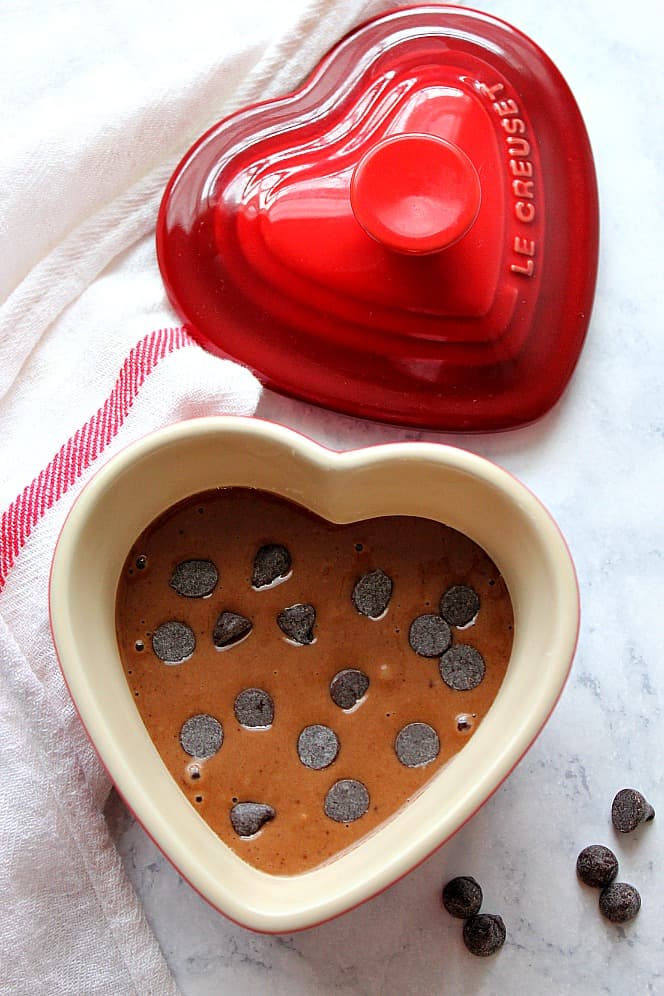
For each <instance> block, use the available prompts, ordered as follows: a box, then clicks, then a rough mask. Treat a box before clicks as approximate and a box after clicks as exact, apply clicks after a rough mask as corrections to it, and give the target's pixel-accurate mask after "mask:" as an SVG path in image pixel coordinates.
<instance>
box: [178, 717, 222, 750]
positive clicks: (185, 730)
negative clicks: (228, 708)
mask: <svg viewBox="0 0 664 996" xmlns="http://www.w3.org/2000/svg"><path fill="white" fill-rule="evenodd" d="M223 742H224V731H223V729H222V726H221V723H220V722H219V720H218V719H215V718H214V716H208V714H207V713H200V714H199V715H198V716H191V717H190V718H189V719H188V720H186V722H185V723H183V724H182V729H181V730H180V744H181V746H182V750H183V751H184V752H185V753H186V754H189V755H190V757H197V758H200V759H202V758H205V757H212V755H213V754H216V753H217V751H218V750H219V748H220V747H221V745H222V744H223Z"/></svg>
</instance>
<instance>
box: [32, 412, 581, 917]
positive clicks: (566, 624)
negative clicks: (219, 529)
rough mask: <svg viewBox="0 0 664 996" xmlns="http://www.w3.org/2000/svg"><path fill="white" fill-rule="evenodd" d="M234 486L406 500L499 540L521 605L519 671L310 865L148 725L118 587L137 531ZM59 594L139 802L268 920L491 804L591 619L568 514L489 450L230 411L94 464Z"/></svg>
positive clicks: (303, 908) (334, 505)
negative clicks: (217, 815)
mask: <svg viewBox="0 0 664 996" xmlns="http://www.w3.org/2000/svg"><path fill="white" fill-rule="evenodd" d="M229 486H242V487H253V488H259V489H263V490H266V491H271V492H275V493H277V494H279V495H283V496H284V497H286V498H289V499H291V500H293V501H295V502H298V503H300V504H302V505H305V506H307V507H308V508H310V509H311V510H312V511H314V512H316V513H317V514H318V515H320V516H323V517H325V518H326V519H328V520H330V521H332V522H350V521H353V520H357V519H364V518H369V517H372V516H379V515H395V514H408V515H417V516H425V517H428V518H431V519H436V520H439V521H441V522H444V523H446V524H447V525H449V526H452V527H454V528H455V529H458V530H460V531H461V532H463V533H466V534H467V535H468V536H470V537H471V538H472V539H473V540H475V542H477V543H479V544H480V546H482V547H483V548H484V550H486V552H487V553H488V554H489V556H490V557H491V558H492V559H493V560H494V562H495V563H496V565H497V566H498V568H499V570H500V571H501V573H502V575H503V577H504V579H505V581H506V583H507V587H508V589H509V593H510V596H511V599H512V604H513V608H514V617H515V626H514V644H513V649H512V654H511V658H510V661H509V666H508V669H507V675H506V677H505V680H504V682H503V684H502V686H501V688H500V691H499V693H498V695H497V697H496V699H495V701H494V704H493V705H492V707H491V709H490V711H489V713H488V714H487V716H486V717H485V719H484V720H483V722H482V723H481V725H480V726H479V727H478V729H477V731H476V732H475V734H474V735H473V737H472V739H471V740H470V741H469V742H468V743H467V745H466V746H465V747H464V748H463V749H462V750H461V751H460V752H459V753H458V754H457V755H456V756H455V757H454V758H453V759H452V760H451V761H450V762H449V763H448V764H447V765H446V766H445V767H443V768H442V769H441V770H440V771H439V772H438V773H437V774H435V775H434V776H433V777H432V778H431V780H430V781H429V782H428V783H427V784H426V786H425V788H424V789H423V790H422V791H421V793H420V794H419V795H417V796H416V797H415V798H413V799H412V800H411V801H410V802H408V803H407V804H406V805H405V806H404V807H402V809H401V810H399V812H398V813H397V814H396V815H395V816H394V817H393V818H392V819H390V820H389V821H387V822H386V823H385V824H383V825H382V826H381V827H380V828H379V829H377V830H376V831H375V832H374V833H372V834H371V835H369V836H367V837H366V838H365V839H364V840H362V841H360V842H359V843H358V844H357V845H356V846H354V847H353V848H351V849H350V850H348V851H346V852H345V853H343V854H341V855H340V856H339V857H337V858H335V859H334V860H332V861H330V862H329V863H327V864H325V865H322V866H320V867H318V868H315V869H314V870H312V871H307V872H305V873H303V874H300V875H296V876H274V875H268V874H265V873H264V872H260V871H258V870H256V869H255V868H253V867H252V866H250V865H249V864H247V863H245V862H244V861H242V860H241V859H240V858H239V857H237V855H235V854H234V853H233V852H232V851H231V850H230V849H229V848H228V847H227V846H226V845H225V844H224V843H222V841H221V840H220V839H219V838H218V837H217V836H216V834H215V833H214V832H213V831H212V830H211V829H210V827H209V826H208V825H207V824H206V823H205V821H204V820H203V819H202V817H201V816H200V815H199V814H198V813H197V812H196V811H195V809H194V807H193V806H192V805H191V804H190V802H189V801H188V800H187V798H186V797H185V795H184V794H183V792H182V791H181V790H180V789H179V788H178V786H177V785H176V783H175V781H174V780H173V779H172V777H171V775H170V774H169V772H168V771H167V769H166V767H165V765H164V764H163V762H162V760H161V758H160V756H159V754H158V753H157V751H156V749H155V747H154V745H153V744H152V741H151V740H150V737H149V736H148V734H147V731H146V729H145V727H144V725H143V722H142V720H141V718H140V716H139V713H138V710H137V708H136V705H135V703H134V699H133V696H132V693H131V691H130V689H129V687H128V685H127V682H126V680H125V675H124V672H123V669H122V665H121V662H120V657H119V653H118V647H117V642H116V635H115V596H116V588H117V584H118V579H119V577H120V574H121V571H122V567H123V563H124V560H125V558H126V556H127V553H128V551H129V549H130V547H131V546H132V544H133V542H134V541H135V539H136V538H137V537H138V535H139V534H140V533H141V531H142V530H143V529H144V528H145V527H146V526H147V525H148V524H149V523H150V522H152V521H153V520H154V519H155V518H156V517H157V516H158V515H159V514H160V513H162V512H163V511H165V510H166V509H167V508H168V507H169V506H171V505H173V504H174V503H176V502H178V501H180V500H181V499H183V498H185V497H188V496H189V495H192V494H195V493H196V492H199V491H205V490H208V489H211V488H218V487H229ZM50 609H51V625H52V631H53V638H54V641H55V647H56V650H57V653H58V656H59V659H60V664H61V666H62V670H63V673H64V677H65V680H66V682H67V685H68V686H69V690H70V692H71V695H72V698H73V700H74V703H75V705H76V708H77V709H78V712H79V714H80V716H81V719H82V721H83V723H84V725H85V727H86V729H87V731H88V734H89V736H90V738H91V740H92V742H93V744H94V745H95V747H96V749H97V751H98V753H99V755H100V757H101V759H102V761H103V763H104V765H105V766H106V768H107V769H108V772H109V774H110V776H111V778H112V779H113V782H114V783H115V785H116V787H117V789H118V791H119V793H120V794H121V795H122V797H123V798H124V799H125V801H126V803H127V805H128V806H129V808H130V809H131V810H132V811H133V812H134V814H135V815H136V817H137V819H138V820H139V821H140V823H141V824H142V825H143V827H144V828H145V830H146V831H147V832H148V834H149V835H150V836H151V837H152V838H153V840H154V841H155V842H156V844H157V845H158V846H159V848H160V849H161V850H162V851H163V852H164V854H165V855H166V856H167V857H168V858H169V859H170V861H171V862H172V863H173V864H174V865H175V867H176V868H177V869H178V871H179V872H180V873H181V874H182V875H183V876H184V878H186V879H187V880H188V882H189V883H190V884H191V885H192V886H193V887H194V888H195V889H196V890H197V891H198V892H199V893H200V894H201V895H202V896H203V897H204V898H205V899H207V900H208V901H209V902H210V903H211V904H212V905H213V906H214V907H216V908H217V909H218V910H220V911H221V912H223V913H224V914H226V915H227V916H228V917H230V918H231V919H233V920H235V921H236V922H238V923H240V924H242V925H244V926H246V927H249V928H252V929H255V930H259V931H263V932H268V933H282V932H291V931H294V930H299V929H302V928H304V927H309V926H312V925H313V924H316V923H320V922H322V921H324V920H327V919H329V918H331V917H334V916H336V915H338V914H340V913H343V912H345V911H347V910H349V909H350V908H351V907H353V906H355V905H357V904H358V903H361V902H362V901H364V900H366V899H368V898H369V897H370V896H372V895H374V894H376V893H377V892H379V891H381V890H382V889H384V888H386V887H387V886H388V885H390V884H391V883H393V882H394V881H396V880H397V879H398V878H400V877H401V876H402V875H404V874H405V873H406V872H408V871H409V870H410V869H412V868H413V867H414V866H415V865H417V864H418V863H419V862H421V861H422V860H423V859H424V858H426V857H427V856H428V855H429V854H431V852H432V851H434V850H435V849H436V848H437V847H439V846H440V845H441V844H442V843H443V842H444V841H445V840H447V839H448V838H449V837H450V836H451V835H452V834H453V833H454V832H455V831H456V830H458V829H459V827H461V826H462V825H463V824H464V823H465V822H466V821H467V820H468V819H469V818H470V817H471V816H472V815H473V813H475V812H476V810H477V809H478V808H479V807H480V806H481V805H482V804H483V803H484V802H485V801H486V800H487V799H488V798H489V796H490V795H491V794H492V793H493V792H494V791H495V790H496V788H497V787H498V786H499V785H500V784H501V782H502V781H503V780H504V779H505V778H506V777H507V775H508V774H509V773H510V771H511V770H512V769H513V768H514V766H515V765H516V764H517V762H518V761H519V759H520V758H521V757H522V756H523V754H524V753H525V752H526V751H527V750H528V748H529V746H530V745H531V744H532V742H533V740H534V739H535V737H536V736H537V734H538V733H539V731H540V730H541V729H542V727H543V725H544V723H545V722H546V720H547V718H548V717H549V715H550V713H551V711H552V709H553V708H554V706H555V704H556V701H557V699H558V697H559V695H560V693H561V691H562V688H563V685H564V683H565V680H566V677H567V675H568V672H569V669H570V666H571V662H572V658H573V655H574V649H575V646H576V638H577V631H578V621H579V602H578V588H577V583H576V575H575V571H574V566H573V564H572V560H571V557H570V554H569V551H568V549H567V546H566V544H565V542H564V540H563V538H562V536H561V534H560V532H559V530H558V528H557V526H556V524H555V523H554V521H553V520H552V518H551V517H550V515H549V514H548V512H547V511H546V510H545V509H544V508H543V506H542V505H541V504H540V502H539V501H538V500H537V499H536V498H535V497H534V496H533V495H532V494H531V493H530V491H528V490H527V488H525V487H524V486H523V485H522V484H520V483H519V482H518V481H517V480H515V479H514V478H513V477H512V476H510V475H509V474H508V473H506V472H505V471H503V470H501V469H500V468H499V467H497V466H495V465H494V464H492V463H490V462H489V461H487V460H484V459H482V458H480V457H477V456H474V455H473V454H470V453H467V452H465V451H463V450H459V449H455V448H452V447H448V446H442V445H438V444H435V443H414V442H404V443H395V444H388V445H381V446H373V447H370V448H367V449H361V450H354V451H351V452H346V453H337V452H333V451H330V450H327V449H325V448H323V447H322V446H320V445H318V444H317V443H314V442H312V441H311V440H310V439H307V438H306V437H304V436H302V435H299V434H298V433H295V432H293V431H291V430H288V429H285V428H282V427H281V426H277V425H273V424H271V423H268V422H263V421H260V420H258V419H248V418H233V417H224V416H221V417H215V418H203V419H197V420H194V421H189V422H182V423H179V424H177V425H174V426H172V427H170V428H167V429H164V430H162V431H160V432H157V433H154V434H152V435H150V436H147V437H146V438H144V439H142V440H141V441H139V442H138V443H135V444H134V445H132V446H130V447H128V448H127V449H125V450H124V451H123V452H121V453H120V454H119V455H117V456H116V457H114V458H113V459H112V460H111V461H110V462H109V463H108V464H107V465H106V466H105V467H104V468H103V469H102V470H101V471H100V472H99V473H98V474H97V475H96V476H95V477H94V478H93V480H92V481H91V483H90V484H89V485H88V486H87V487H86V488H85V489H84V491H83V492H82V494H81V495H80V497H79V498H78V500H77V501H76V503H75V504H74V506H73V508H72V510H71V512H70V514H69V517H68V518H67V521H66V522H65V525H64V527H63V529H62V533H61V535H60V538H59V541H58V544H57V548H56V551H55V556H54V559H53V566H52V572H51V586H50Z"/></svg>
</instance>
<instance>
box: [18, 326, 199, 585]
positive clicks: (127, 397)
mask: <svg viewBox="0 0 664 996" xmlns="http://www.w3.org/2000/svg"><path fill="white" fill-rule="evenodd" d="M193 343H194V339H192V337H191V336H190V335H189V333H188V332H187V330H186V329H185V328H172V329H159V330H158V331H155V332H150V333H149V334H148V335H146V336H145V337H144V338H143V339H141V340H140V342H138V343H137V344H136V345H135V346H134V348H133V349H132V351H131V352H130V353H129V355H128V356H127V358H126V359H125V361H124V363H123V364H122V367H121V368H120V373H119V375H118V379H117V380H116V382H115V384H114V386H113V390H112V391H111V393H110V394H109V396H108V397H107V398H106V400H105V401H104V404H103V405H102V406H101V408H99V410H98V411H97V412H96V413H95V414H94V415H93V416H92V418H90V419H88V421H87V422H86V423H85V424H84V425H82V426H81V427H80V429H77V430H76V432H75V433H74V435H73V436H71V437H70V438H69V439H68V440H67V442H66V443H65V444H64V445H63V446H61V447H60V449H59V450H58V452H57V453H56V454H55V456H54V457H53V459H52V460H51V461H50V463H48V464H47V465H46V467H44V469H43V470H41V471H40V473H39V474H38V476H37V477H36V478H35V479H34V480H33V481H32V483H31V484H28V485H27V487H25V488H24V489H23V491H21V493H20V495H17V497H16V498H15V499H14V501H13V502H12V503H11V505H10V506H9V508H8V509H7V510H6V511H5V512H3V514H2V519H0V591H2V589H3V588H4V586H5V582H6V581H7V575H8V574H9V571H10V570H11V568H12V567H13V565H14V562H15V561H16V558H17V557H18V555H19V553H20V551H21V549H22V547H23V546H24V545H25V542H26V540H27V539H28V536H29V535H30V533H31V532H32V530H33V529H34V527H35V526H36V524H37V523H38V522H39V520H40V519H41V518H42V516H43V515H44V513H45V512H46V511H48V509H49V508H51V507H52V506H53V505H54V504H55V502H56V501H58V499H59V498H61V497H62V495H64V494H65V493H66V492H67V491H68V490H69V488H70V487H71V486H72V484H74V483H75V482H76V481H77V480H78V478H79V477H80V476H81V474H82V473H83V472H84V471H85V470H87V469H88V467H89V466H90V464H91V463H93V462H94V461H95V460H96V459H97V457H98V456H99V455H100V453H102V452H103V450H104V449H105V448H106V447H107V446H108V444H109V443H110V442H111V440H112V439H113V437H114V436H115V435H116V434H117V432H118V430H119V429H120V428H121V426H122V423H123V422H124V420H125V418H126V417H127V414H128V412H129V409H130V408H131V406H132V405H133V403H134V400H135V398H136V396H137V394H138V392H139V390H140V388H141V386H142V385H143V383H144V381H145V379H146V377H148V376H149V375H150V374H151V373H152V371H153V370H154V368H155V367H156V366H157V364H158V363H159V361H160V360H163V358H164V357H165V356H168V354H169V353H172V352H173V351H174V350H176V349H181V348H182V347H183V346H189V345H192V344H193Z"/></svg>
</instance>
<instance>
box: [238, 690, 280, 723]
mask: <svg viewBox="0 0 664 996" xmlns="http://www.w3.org/2000/svg"><path fill="white" fill-rule="evenodd" d="M233 710H234V712H235V718H236V719H237V721H238V723H240V724H241V725H242V726H246V727H248V728H249V729H263V730H265V729H267V728H268V727H269V726H272V723H273V721H274V702H273V701H272V699H271V697H270V696H269V695H268V693H267V692H264V691H263V689H262V688H245V689H244V691H242V692H240V694H239V695H238V696H237V698H236V699H235V704H234V706H233Z"/></svg>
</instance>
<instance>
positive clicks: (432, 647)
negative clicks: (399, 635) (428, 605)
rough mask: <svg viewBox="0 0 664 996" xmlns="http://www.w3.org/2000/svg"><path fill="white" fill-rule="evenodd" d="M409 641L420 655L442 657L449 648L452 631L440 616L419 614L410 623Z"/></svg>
mask: <svg viewBox="0 0 664 996" xmlns="http://www.w3.org/2000/svg"><path fill="white" fill-rule="evenodd" d="M408 642H409V643H410V645H411V647H412V648H413V650H414V651H415V653H416V654H419V655H420V657H440V655H441V654H444V653H445V651H446V650H447V649H448V648H449V646H450V644H451V642H452V633H451V631H450V627H449V626H448V625H447V623H446V622H445V620H444V619H441V618H440V616H434V615H424V616H418V617H417V619H413V621H412V623H411V624H410V630H409V631H408Z"/></svg>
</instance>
